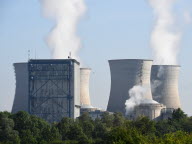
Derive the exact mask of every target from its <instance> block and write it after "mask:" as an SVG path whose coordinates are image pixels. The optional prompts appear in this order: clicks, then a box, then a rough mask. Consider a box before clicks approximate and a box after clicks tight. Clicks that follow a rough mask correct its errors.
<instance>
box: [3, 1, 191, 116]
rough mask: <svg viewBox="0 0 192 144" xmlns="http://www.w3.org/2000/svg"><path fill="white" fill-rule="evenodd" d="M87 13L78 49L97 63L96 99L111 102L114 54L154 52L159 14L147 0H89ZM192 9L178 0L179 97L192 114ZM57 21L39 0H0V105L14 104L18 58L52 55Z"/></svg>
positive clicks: (100, 102) (93, 98) (84, 57)
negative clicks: (190, 19) (50, 37)
mask: <svg viewBox="0 0 192 144" xmlns="http://www.w3.org/2000/svg"><path fill="white" fill-rule="evenodd" d="M86 5H87V13H86V15H85V16H84V17H83V19H82V20H81V22H80V24H79V25H78V35H79V36H80V38H81V40H82V46H83V47H82V48H81V50H80V52H79V55H80V57H81V60H82V61H83V63H84V65H85V66H89V67H91V68H92V69H93V73H92V75H91V101H92V104H93V106H97V107H101V108H106V106H107V102H108V97H109V92H110V71H109V66H108V60H109V59H117V58H119V59H123V58H127V59H129V58H147V59H151V58H152V50H151V49H150V34H151V31H152V27H153V23H154V21H153V20H154V18H153V14H152V9H151V7H150V6H149V4H148V3H147V0H86ZM184 11H188V12H189V13H190V14H191V15H192V1H191V0H177V2H176V4H175V9H174V13H175V15H177V16H178V25H179V26H180V27H181V29H182V31H183V36H182V41H181V45H180V47H181V51H180V54H179V64H180V65H181V66H182V67H181V73H180V82H179V89H180V99H181V103H182V108H183V109H184V111H185V112H186V113H187V114H189V115H192V66H191V62H192V49H191V46H192V23H188V24H185V22H184V18H183V12H184ZM53 25H54V23H53V22H52V21H50V20H47V19H45V18H44V17H43V16H42V13H41V6H40V3H39V1H38V0H0V67H1V70H0V111H1V110H8V111H10V110H11V107H12V103H13V99H14V91H15V79H14V69H13V63H15V62H23V61H27V60H28V50H30V51H31V55H30V57H31V58H35V51H36V57H37V58H51V54H50V49H49V48H47V46H46V43H45V37H46V35H47V34H48V33H49V31H50V30H51V28H52V27H53Z"/></svg>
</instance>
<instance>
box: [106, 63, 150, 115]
mask: <svg viewBox="0 0 192 144" xmlns="http://www.w3.org/2000/svg"><path fill="white" fill-rule="evenodd" d="M109 65H110V70H111V91H110V97H109V102H108V106H107V110H108V111H110V112H122V113H123V114H125V102H126V100H127V99H129V98H130V93H128V92H129V90H130V89H132V88H133V87H134V86H138V87H139V86H141V87H143V88H146V92H145V95H144V97H143V98H145V99H149V100H152V95H151V88H150V74H151V65H152V60H142V59H123V60H109Z"/></svg>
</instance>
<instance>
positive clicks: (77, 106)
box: [73, 63, 80, 118]
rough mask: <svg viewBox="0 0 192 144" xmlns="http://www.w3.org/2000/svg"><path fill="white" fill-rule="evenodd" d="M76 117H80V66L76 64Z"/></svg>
mask: <svg viewBox="0 0 192 144" xmlns="http://www.w3.org/2000/svg"><path fill="white" fill-rule="evenodd" d="M73 107H74V116H73V118H77V117H79V116H80V66H79V64H77V63H74V105H73Z"/></svg>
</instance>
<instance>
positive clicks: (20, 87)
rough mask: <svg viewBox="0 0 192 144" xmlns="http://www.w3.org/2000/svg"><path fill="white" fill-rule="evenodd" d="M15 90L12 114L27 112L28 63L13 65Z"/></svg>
mask: <svg viewBox="0 0 192 144" xmlns="http://www.w3.org/2000/svg"><path fill="white" fill-rule="evenodd" d="M14 68H15V78H16V90H15V98H14V102H13V107H12V113H16V112H18V111H28V86H29V85H28V63H15V64H14Z"/></svg>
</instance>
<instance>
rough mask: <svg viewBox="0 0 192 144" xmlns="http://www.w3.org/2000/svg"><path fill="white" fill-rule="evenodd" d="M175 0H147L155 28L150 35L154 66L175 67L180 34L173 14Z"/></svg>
mask: <svg viewBox="0 0 192 144" xmlns="http://www.w3.org/2000/svg"><path fill="white" fill-rule="evenodd" d="M175 1H176V0H149V3H150V5H151V7H152V8H153V11H154V16H155V26H154V29H153V31H152V34H151V47H152V49H153V56H154V64H159V65H176V64H177V55H178V52H179V44H180V39H181V34H180V32H178V30H177V27H176V26H177V23H176V20H175V17H174V14H173V6H174V3H175Z"/></svg>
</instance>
